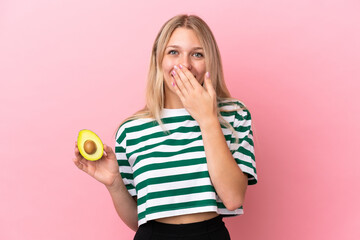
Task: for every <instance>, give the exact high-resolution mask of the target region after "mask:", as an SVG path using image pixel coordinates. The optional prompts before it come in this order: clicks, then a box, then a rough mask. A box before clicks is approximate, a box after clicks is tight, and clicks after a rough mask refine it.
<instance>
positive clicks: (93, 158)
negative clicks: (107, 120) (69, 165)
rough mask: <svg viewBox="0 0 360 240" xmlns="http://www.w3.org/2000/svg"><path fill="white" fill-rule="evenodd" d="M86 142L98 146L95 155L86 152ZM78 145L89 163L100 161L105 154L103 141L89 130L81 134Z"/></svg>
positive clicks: (82, 131)
mask: <svg viewBox="0 0 360 240" xmlns="http://www.w3.org/2000/svg"><path fill="white" fill-rule="evenodd" d="M86 141H88V142H90V141H92V142H94V143H95V145H96V147H95V149H96V150H95V151H93V153H92V152H90V153H92V154H89V153H88V152H89V151H88V152H87V151H85V148H84V145H85V142H86ZM77 145H78V148H79V152H80V154H81V155H82V156H83V157H84V158H85V159H87V160H89V161H96V160H99V159H100V158H101V157H102V155H103V153H104V145H103V143H102V142H101V139H100V138H99V137H98V136H97V135H96V134H95V133H94V132H92V131H90V130H87V129H83V130H81V131H80V132H79V136H78V140H77Z"/></svg>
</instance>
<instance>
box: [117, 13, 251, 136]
mask: <svg viewBox="0 0 360 240" xmlns="http://www.w3.org/2000/svg"><path fill="white" fill-rule="evenodd" d="M180 27H182V28H187V29H191V30H193V31H194V32H195V34H196V35H197V37H198V38H199V40H200V43H201V45H202V47H203V49H204V55H205V63H206V69H207V71H208V72H209V73H210V78H211V81H212V86H213V87H214V89H215V92H216V97H217V102H219V101H221V100H225V99H229V100H230V99H231V100H234V99H233V98H232V97H231V95H230V93H229V91H228V89H227V87H226V84H225V81H224V74H223V68H222V63H221V57H220V52H219V48H218V46H217V43H216V41H215V38H214V36H213V34H212V32H211V30H210V28H209V26H208V25H207V24H206V23H205V22H204V21H203V20H202V19H201V18H200V17H198V16H196V15H185V14H184V15H177V16H175V17H173V18H171V19H170V20H168V21H167V22H166V23H165V24H164V25H163V26H162V27H161V29H160V31H159V33H158V34H157V37H156V39H155V42H154V44H153V47H152V52H151V59H150V67H149V72H148V80H147V88H146V105H145V107H144V108H143V109H141V110H139V111H137V112H136V113H134V114H133V115H132V116H131V117H129V118H127V119H125V120H124V122H126V121H128V120H132V119H137V118H153V119H155V120H156V121H157V122H158V123H159V125H160V126H161V127H163V123H162V121H161V116H160V114H161V110H162V108H163V107H164V101H165V95H164V74H163V71H162V68H161V63H162V60H163V58H164V54H165V48H166V46H167V44H168V42H169V40H170V37H171V35H172V33H173V32H174V31H175V29H177V28H180ZM237 107H239V106H238V105H237ZM240 108H243V107H241V106H240ZM243 109H244V108H243ZM220 111H225V110H221V108H218V118H219V121H220V123H221V124H223V125H225V126H226V127H227V128H229V129H231V131H232V132H233V133H236V132H235V130H234V128H233V127H232V126H231V125H230V124H229V123H228V122H226V121H225V120H224V119H223V117H222V116H221V115H220ZM163 129H164V128H163ZM236 139H237V137H236Z"/></svg>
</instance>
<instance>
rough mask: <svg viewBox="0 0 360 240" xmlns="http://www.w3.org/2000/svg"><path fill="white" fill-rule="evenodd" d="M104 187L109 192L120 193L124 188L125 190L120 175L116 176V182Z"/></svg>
mask: <svg viewBox="0 0 360 240" xmlns="http://www.w3.org/2000/svg"><path fill="white" fill-rule="evenodd" d="M104 185H105V187H106V188H107V190H108V191H109V192H114V191H119V190H121V188H122V187H124V188H125V184H124V182H123V180H122V178H121V175H120V173H119V174H117V175H116V176H115V178H114V181H113V182H112V183H111V184H104Z"/></svg>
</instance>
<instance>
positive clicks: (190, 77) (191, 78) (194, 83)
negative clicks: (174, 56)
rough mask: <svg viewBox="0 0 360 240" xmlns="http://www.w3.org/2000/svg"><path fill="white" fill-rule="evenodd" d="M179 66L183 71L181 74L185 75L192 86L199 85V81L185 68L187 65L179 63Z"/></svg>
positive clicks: (196, 86)
mask: <svg viewBox="0 0 360 240" xmlns="http://www.w3.org/2000/svg"><path fill="white" fill-rule="evenodd" d="M179 67H180V69H181V71H182V72H183V74H184V75H185V76H186V77H187V79H188V81H189V83H190V84H191V86H192V88H194V89H196V88H198V87H200V84H199V82H198V81H197V79H196V78H195V76H194V75H193V74H192V73H191V72H190V71H189V69H187V67H185V66H183V65H181V64H180V65H179Z"/></svg>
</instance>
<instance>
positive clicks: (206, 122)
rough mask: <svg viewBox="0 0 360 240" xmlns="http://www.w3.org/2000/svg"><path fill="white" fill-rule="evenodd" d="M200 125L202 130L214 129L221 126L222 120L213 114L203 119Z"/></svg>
mask: <svg viewBox="0 0 360 240" xmlns="http://www.w3.org/2000/svg"><path fill="white" fill-rule="evenodd" d="M199 126H200V129H201V130H204V129H212V128H214V127H217V126H220V122H219V119H218V118H217V116H212V117H207V118H205V119H203V120H202V121H200V122H199Z"/></svg>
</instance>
